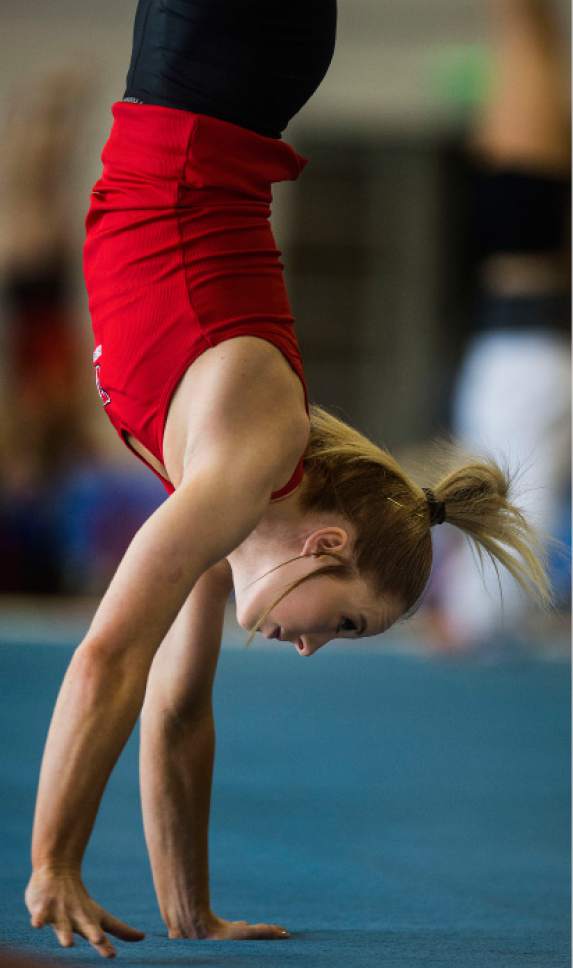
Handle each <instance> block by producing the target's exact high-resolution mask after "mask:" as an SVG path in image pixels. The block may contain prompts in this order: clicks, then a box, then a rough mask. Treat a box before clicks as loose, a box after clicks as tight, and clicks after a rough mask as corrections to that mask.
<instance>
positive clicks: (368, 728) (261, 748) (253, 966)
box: [0, 637, 570, 968]
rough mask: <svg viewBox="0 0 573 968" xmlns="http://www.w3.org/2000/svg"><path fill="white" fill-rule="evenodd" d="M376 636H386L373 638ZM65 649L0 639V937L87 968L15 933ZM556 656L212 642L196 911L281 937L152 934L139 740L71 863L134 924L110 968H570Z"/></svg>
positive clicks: (565, 718)
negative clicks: (132, 935)
mask: <svg viewBox="0 0 573 968" xmlns="http://www.w3.org/2000/svg"><path fill="white" fill-rule="evenodd" d="M385 638H386V637H385ZM71 654H72V649H71V648H70V646H69V645H66V646H64V645H62V646H60V645H54V644H51V645H40V644H35V645H34V644H32V643H30V644H19V645H4V646H2V647H0V681H1V682H2V684H3V685H2V701H1V705H0V716H1V720H2V748H3V754H2V769H3V793H2V798H1V805H0V836H1V842H2V865H1V897H2V908H1V912H0V934H1V936H2V942H3V944H7V945H9V946H11V947H13V948H20V949H24V950H28V951H31V950H35V951H36V953H37V954H38V955H48V956H50V955H51V956H54V957H56V958H57V959H58V962H59V963H60V964H62V965H69V966H73V965H85V964H88V963H89V964H99V963H101V960H102V959H100V957H99V956H98V955H97V953H96V952H94V951H93V949H91V948H89V946H88V945H87V943H86V942H85V941H84V940H83V939H82V938H79V937H76V946H75V947H74V948H71V949H68V950H65V951H64V950H63V949H61V948H59V947H58V946H57V943H56V940H55V938H54V936H53V934H52V931H51V929H43V930H42V931H34V930H33V929H32V928H30V926H29V919H28V914H27V911H26V909H25V907H24V904H23V891H24V888H25V885H26V882H27V879H28V874H29V860H28V857H29V838H30V830H31V824H32V814H33V806H34V798H35V791H36V783H37V775H38V769H39V765H40V757H41V753H42V748H43V743H44V739H45V735H46V730H47V727H48V723H49V719H50V716H51V711H52V707H53V704H54V701H55V698H56V695H57V691H58V688H59V684H60V682H61V679H62V676H63V673H64V671H65V668H66V665H67V663H68V661H69V659H70V657H71ZM569 693H570V671H569V664H568V662H567V661H563V660H560V661H542V660H540V659H536V658H531V657H519V656H514V657H511V656H510V658H507V659H502V660H501V661H499V662H496V663H493V664H488V663H482V662H480V661H479V660H477V659H475V658H474V659H466V660H445V659H436V658H433V659H430V660H428V659H424V658H421V657H419V656H412V655H405V656H403V655H397V654H391V655H388V654H385V652H384V640H381V645H380V649H379V650H376V649H370V650H367V651H365V652H361V651H359V650H358V649H357V650H356V651H355V652H353V650H352V649H351V648H348V647H345V648H341V649H339V648H338V646H329V648H328V649H324V650H322V651H321V652H320V653H318V654H317V655H315V656H313V657H312V658H310V659H301V658H300V657H299V656H297V655H296V654H295V652H294V650H293V649H291V648H289V647H285V645H284V644H281V643H274V644H273V645H272V646H269V645H265V646H264V647H262V648H261V647H259V646H257V645H256V644H255V645H254V646H253V647H252V648H251V649H249V650H248V651H245V650H243V649H240V648H239V649H232V648H229V649H225V648H224V649H223V651H222V654H221V660H220V666H219V673H218V676H217V681H216V688H215V709H216V718H217V761H216V769H215V781H214V791H213V813H212V822H211V840H210V843H211V867H212V898H213V908H214V910H215V912H216V913H217V914H219V915H220V916H221V917H225V918H229V919H231V920H238V919H242V918H244V919H247V920H249V921H254V922H256V921H270V922H276V923H279V924H283V925H284V926H285V927H287V928H288V929H289V931H290V932H291V933H292V937H291V938H290V939H289V940H287V941H276V942H268V941H266V942H265V941H259V942H200V941H186V940H178V941H169V940H168V939H167V937H166V932H165V929H164V926H163V923H162V921H161V919H160V916H159V913H158V910H157V905H156V901H155V897H154V893H153V888H152V881H151V873H150V869H149V864H148V860H147V854H146V850H145V842H144V838H143V828H142V822H141V814H140V807H139V792H138V778H137V742H138V731H137V730H136V731H135V733H134V735H133V736H132V738H131V740H130V742H129V743H128V746H127V747H126V749H125V751H124V753H123V755H122V757H121V759H120V761H119V764H118V766H117V767H116V770H115V771H114V773H113V775H112V778H111V781H110V784H109V786H108V789H107V791H106V794H105V797H104V800H103V804H102V808H101V811H100V815H99V817H98V820H97V824H96V828H95V831H94V834H93V836H92V840H91V842H90V845H89V847H88V852H87V855H86V862H85V867H84V880H85V883H86V886H87V888H88V890H89V891H90V893H91V894H92V896H93V897H94V898H95V899H96V900H97V901H99V902H100V903H101V904H103V905H104V906H105V907H107V908H108V909H109V910H111V911H112V912H113V913H114V914H115V915H117V916H118V917H120V918H122V919H124V920H126V921H127V922H128V923H130V924H132V925H134V926H136V927H138V928H140V929H141V930H144V931H145V932H146V938H145V940H144V941H143V942H140V943H138V944H132V945H129V944H126V943H124V942H121V941H119V940H116V939H112V940H113V942H114V944H115V945H116V948H117V953H118V954H117V957H118V959H119V961H120V962H121V963H123V964H125V965H126V966H127V965H129V966H134V968H135V966H137V968H140V966H141V968H148V966H149V968H150V966H166V968H169V966H171V965H191V966H195V965H196V966H223V965H229V966H231V968H258V966H261V968H262V966H273V968H274V966H283V965H284V966H291V965H292V966H295V965H296V966H299V965H300V966H301V968H308V966H325V968H326V966H328V968H338V966H340V968H342V966H344V968H369V966H373V968H374V966H376V968H386V966H388V968H414V966H420V965H426V966H431V968H513V966H515V968H518V966H519V968H534V966H535V968H561V966H563V968H564V966H568V965H569V964H570V958H569V952H570V897H569V893H570V892H569V884H570V871H569V851H570V845H569V830H570V824H569V816H570V797H569V790H570V780H569V763H570V753H569Z"/></svg>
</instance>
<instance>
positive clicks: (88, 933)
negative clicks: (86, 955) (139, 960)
mask: <svg viewBox="0 0 573 968" xmlns="http://www.w3.org/2000/svg"><path fill="white" fill-rule="evenodd" d="M76 930H77V931H78V932H79V933H80V934H81V935H83V936H84V938H85V939H86V941H89V943H90V944H91V945H92V947H93V948H95V949H96V951H97V952H98V953H99V954H100V955H101V956H102V957H103V958H115V948H114V947H113V945H112V943H111V941H109V940H108V939H107V938H106V936H105V934H104V933H103V931H102V929H101V928H100V927H99V925H97V924H89V923H88V922H87V921H84V922H83V923H82V924H81V926H80V927H78V928H76Z"/></svg>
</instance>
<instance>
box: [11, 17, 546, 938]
mask: <svg viewBox="0 0 573 968" xmlns="http://www.w3.org/2000/svg"><path fill="white" fill-rule="evenodd" d="M336 18H337V11H336V0H313V2H312V3H309V2H308V0H290V2H289V3H288V4H287V3H284V2H280V0H248V2H247V0H140V2H139V5H138V8H137V12H136V19H135V29H134V43H133V52H132V58H131V64H130V67H129V73H128V76H127V86H126V90H125V93H124V96H123V99H122V100H121V101H118V102H117V103H115V104H114V105H113V109H112V111H113V125H112V128H111V133H110V136H109V139H108V141H107V143H106V145H105V147H104V150H103V155H102V161H103V173H102V177H101V178H100V179H99V180H98V181H97V183H96V185H95V186H94V189H93V192H92V196H91V204H90V208H89V212H88V215H87V219H86V229H87V236H86V242H85V250H84V275H85V281H86V286H87V292H88V296H89V308H90V315H91V319H92V325H93V332H94V344H93V366H94V379H95V382H96V386H97V390H98V393H99V397H100V400H101V406H102V407H103V409H104V411H105V413H106V414H107V416H108V418H109V419H110V421H111V423H112V425H113V427H114V428H115V430H116V432H117V433H118V435H119V436H120V437H121V439H122V440H123V442H124V443H125V444H126V446H128V447H130V448H131V450H132V451H133V452H134V454H135V455H136V456H137V458H138V459H140V460H142V461H144V462H145V463H146V464H147V466H148V467H149V468H150V469H151V470H152V471H153V472H154V473H155V474H157V475H158V477H159V478H160V479H161V480H162V482H163V484H164V486H165V488H166V490H167V492H168V494H169V497H168V498H167V499H166V500H165V501H164V503H163V504H162V505H161V506H160V507H159V508H158V509H157V510H156V511H155V512H154V513H153V514H152V515H151V516H150V517H149V519H148V520H147V521H146V522H145V523H144V524H143V526H142V527H141V528H140V530H139V531H138V532H137V534H136V535H135V537H134V538H133V540H132V542H131V544H130V545H129V547H128V549H127V551H126V552H125V555H124V556H123V558H122V560H121V561H120V563H119V566H118V568H117V570H116V572H115V574H114V576H113V578H112V580H111V582H110V585H109V588H108V589H107V591H106V593H105V595H104V596H103V598H102V600H101V602H100V604H99V606H98V608H97V611H96V613H95V615H94V617H93V620H92V622H91V625H90V627H89V629H88V631H87V633H86V635H85V637H84V639H83V640H82V642H81V643H80V644H79V646H78V647H77V649H76V650H75V652H74V655H73V657H72V659H71V661H70V664H69V666H68V669H67V671H66V674H65V677H64V680H63V683H62V686H61V690H60V693H59V696H58V700H57V703H56V706H55V709H54V713H53V717H52V722H51V725H50V729H49V732H48V737H47V740H46V747H45V751H44V757H43V761H42V767H41V772H40V779H39V788H38V796H37V803H36V811H35V817H34V829H33V835H32V874H31V877H30V881H29V883H28V886H27V889H26V893H25V900H26V905H27V908H28V911H29V913H30V918H31V924H32V925H33V926H34V927H36V928H41V927H42V926H44V925H51V927H52V928H53V930H54V932H55V935H56V937H57V940H58V942H59V944H60V945H62V946H63V947H69V946H70V945H72V944H73V943H74V934H77V935H80V936H82V937H83V938H85V939H86V940H87V941H88V942H89V943H90V944H91V945H92V946H93V948H94V949H95V950H96V951H97V952H99V954H100V955H102V956H103V957H113V956H114V955H115V949H114V947H113V945H112V943H111V941H110V940H109V937H108V935H114V936H116V937H118V938H121V939H123V940H125V941H138V940H141V939H142V938H143V937H144V935H143V934H142V932H141V931H138V930H136V929H134V928H132V927H130V926H129V925H127V924H125V923H124V922H122V921H120V920H118V919H117V917H115V916H114V915H112V914H111V913H110V912H108V911H106V910H104V909H103V908H102V907H101V906H100V905H99V904H98V903H97V902H96V901H95V900H93V899H92V898H91V897H90V895H89V894H88V891H87V889H86V887H85V886H84V883H83V880H82V871H81V865H82V857H83V854H84V851H85V848H86V845H87V842H88V839H89V836H90V833H91V830H92V827H93V824H94V821H95V818H96V814H97V810H98V807H99V804H100V800H101V797H102V795H103V792H104V789H105V786H106V783H107V781H108V778H109V776H110V773H111V771H112V769H113V767H114V764H115V763H116V761H117V759H118V757H119V755H120V753H121V751H122V749H123V747H124V745H125V743H126V741H127V739H128V737H129V735H130V734H131V732H132V730H133V727H134V725H135V723H136V721H137V718H138V716H139V715H140V713H141V792H142V804H143V816H144V828H145V836H146V843H147V847H148V850H149V855H150V861H151V867H152V872H153V879H154V886H155V890H156V894H157V898H158V902H159V908H160V911H161V915H162V917H163V919H164V922H165V924H166V928H167V932H168V935H169V937H170V938H200V939H256V938H266V939H275V938H276V939H279V938H285V937H288V932H287V931H286V930H285V929H284V928H283V927H281V926H280V925H275V924H250V923H248V922H247V921H227V920H224V919H222V918H220V917H218V916H217V915H216V914H215V913H214V911H213V909H212V906H211V898H210V893H209V867H208V822H209V810H210V798H211V781H212V771H213V756H214V722H213V711H212V687H213V681H214V677H215V673H216V667H217V661H218V656H219V650H220V645H221V635H222V629H223V618H224V611H225V604H226V601H227V599H228V597H229V594H230V593H231V591H234V595H235V601H236V612H237V620H238V622H239V624H240V625H241V626H242V627H243V628H244V629H245V630H247V631H248V632H249V633H250V636H249V641H251V639H252V637H253V636H254V634H255V633H256V632H259V633H262V634H263V635H264V636H265V637H266V638H267V639H272V638H277V639H280V640H282V641H283V642H286V641H288V642H291V643H292V645H293V646H294V648H295V650H296V652H297V653H298V654H299V655H300V656H304V657H308V656H312V655H314V654H315V653H316V652H317V651H318V650H319V649H321V648H322V647H323V646H325V645H326V644H327V643H328V642H329V641H331V640H332V639H349V640H353V639H358V638H360V637H361V636H373V635H380V634H381V633H383V632H385V631H386V630H387V629H388V628H390V626H391V625H392V624H393V623H395V622H397V621H398V620H401V621H402V620H403V619H404V618H406V617H408V616H409V615H411V614H412V612H413V610H414V609H415V608H416V606H417V604H418V603H419V601H420V598H421V596H422V594H423V592H424V588H425V586H426V584H427V582H428V579H429V576H430V570H431V565H432V539H431V528H432V526H433V525H438V524H440V523H442V522H443V521H448V522H449V523H450V524H452V525H455V526H457V527H459V528H461V529H462V530H463V531H464V532H465V534H466V535H467V536H468V537H469V538H470V539H472V540H473V542H474V543H475V547H476V549H477V550H478V552H480V553H486V554H488V555H489V556H491V557H492V559H495V560H496V561H498V562H500V563H501V564H502V565H504V566H505V567H506V568H508V569H509V571H510V572H511V573H512V575H513V576H514V577H515V579H516V580H517V581H518V582H519V583H520V584H521V585H522V586H523V587H524V588H526V589H527V590H528V591H529V592H530V593H531V595H532V596H533V597H534V598H535V599H536V600H537V601H538V602H539V603H540V605H541V606H547V605H548V604H550V602H551V590H550V588H549V585H548V581H547V574H546V569H545V565H544V562H543V559H542V556H541V553H540V551H539V547H540V546H539V543H538V541H537V536H536V532H535V531H534V529H533V528H532V527H531V525H530V523H529V522H528V521H527V520H526V519H525V518H524V516H523V514H522V513H521V511H520V510H519V508H518V507H516V506H515V505H514V504H513V503H512V502H511V500H510V493H509V489H510V483H511V481H510V475H509V472H508V471H507V470H502V469H501V468H500V467H499V466H498V464H497V463H496V462H495V461H494V460H493V459H492V458H490V457H487V458H483V459H481V458H475V459H472V460H469V461H468V462H466V463H465V464H464V465H463V466H459V467H458V468H457V469H456V468H455V469H453V470H450V471H449V472H448V473H447V474H445V475H444V476H442V478H441V479H438V480H437V482H436V481H434V486H433V489H432V488H430V487H427V488H422V487H421V486H419V485H418V484H417V483H416V482H415V481H414V480H412V479H411V478H410V476H408V475H407V474H406V472H405V471H404V470H403V469H402V467H401V466H400V465H399V464H398V463H397V461H396V460H395V459H394V458H393V457H392V456H391V455H390V454H389V453H388V451H387V450H385V449H383V448H381V447H379V446H377V445H376V444H375V443H373V442H371V441H370V440H369V439H367V438H366V437H365V436H363V435H362V434H361V433H359V432H357V431H356V430H354V429H353V428H352V427H350V426H348V425H347V424H346V423H345V422H344V421H342V420H340V419H339V418H337V417H335V416H333V415H331V414H329V413H328V412H326V411H325V410H324V409H323V408H321V407H319V406H318V405H315V404H312V405H311V404H310V403H309V398H308V391H307V386H306V383H305V377H304V371H303V365H302V361H301V357H300V352H299V348H298V343H297V337H296V332H295V327H294V320H293V315H292V311H291V307H290V305H289V301H288V297H287V293H286V290H285V285H284V279H283V272H282V269H283V266H282V264H281V262H280V255H281V253H280V252H279V251H278V250H277V247H276V243H275V240H274V237H273V234H272V230H271V226H270V221H269V219H270V205H271V198H272V196H271V189H272V184H273V183H274V182H278V181H284V180H294V179H296V178H297V177H298V176H299V175H300V174H301V172H302V170H303V168H304V166H305V164H306V163H307V159H305V158H304V157H302V156H301V155H299V154H298V153H297V152H296V151H295V150H294V149H293V148H292V147H290V146H289V145H288V144H287V143H286V142H285V141H283V140H282V133H283V131H284V130H285V128H286V127H287V125H288V123H289V121H290V120H291V118H292V117H293V116H294V115H295V114H296V113H297V112H298V111H299V110H300V108H301V107H302V106H303V104H304V103H305V102H306V101H307V100H308V99H309V98H310V97H311V95H312V94H313V92H314V91H315V90H316V88H317V87H318V86H319V84H320V82H321V80H322V78H323V77H324V76H325V74H326V72H327V70H328V66H329V64H330V62H331V59H332V56H333V53H334V46H335V36H336ZM431 471H432V469H431V468H429V469H428V479H431V478H432V474H431ZM239 913H244V912H239Z"/></svg>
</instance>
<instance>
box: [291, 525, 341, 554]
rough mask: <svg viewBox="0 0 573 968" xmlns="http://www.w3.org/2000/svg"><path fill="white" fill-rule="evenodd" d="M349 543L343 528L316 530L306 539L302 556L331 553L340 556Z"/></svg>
mask: <svg viewBox="0 0 573 968" xmlns="http://www.w3.org/2000/svg"><path fill="white" fill-rule="evenodd" d="M349 543H350V538H349V536H348V532H347V531H345V530H344V528H335V527H331V528H318V529H317V530H316V531H313V532H312V534H309V535H308V537H307V538H306V540H305V543H304V547H303V549H302V554H303V555H318V554H329V552H332V551H335V552H338V554H340V553H341V552H342V551H344V550H345V548H347V547H348V545H349Z"/></svg>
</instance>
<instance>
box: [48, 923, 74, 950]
mask: <svg viewBox="0 0 573 968" xmlns="http://www.w3.org/2000/svg"><path fill="white" fill-rule="evenodd" d="M52 927H53V929H54V933H55V935H56V938H57V939H58V941H59V942H60V944H61V945H62V947H63V948H71V947H72V946H73V944H74V933H73V931H72V926H71V924H70V922H69V921H67V920H65V919H62V920H60V921H57V922H56V923H55V924H53V925H52Z"/></svg>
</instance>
